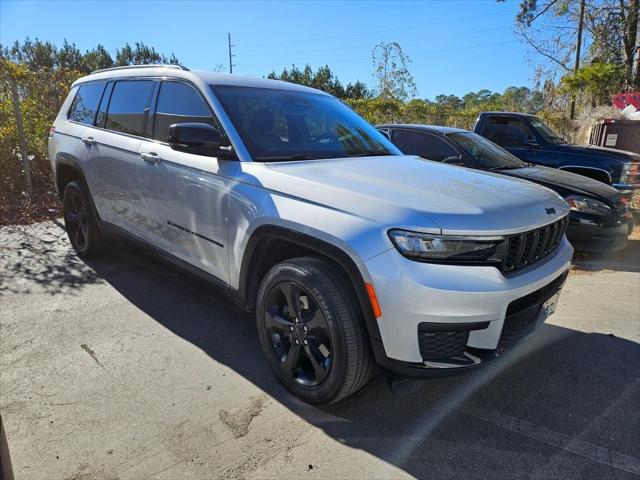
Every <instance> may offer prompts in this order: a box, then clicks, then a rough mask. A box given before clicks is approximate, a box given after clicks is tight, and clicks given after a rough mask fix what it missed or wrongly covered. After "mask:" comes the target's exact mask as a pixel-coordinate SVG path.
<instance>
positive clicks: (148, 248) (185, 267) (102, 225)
mask: <svg viewBox="0 0 640 480" xmlns="http://www.w3.org/2000/svg"><path fill="white" fill-rule="evenodd" d="M97 223H98V228H99V229H100V232H101V233H102V234H103V235H105V236H108V237H115V238H119V239H123V240H126V241H128V242H131V243H133V244H135V245H136V246H137V247H139V248H140V249H142V250H144V251H145V252H148V253H150V254H151V255H153V256H154V257H156V258H158V259H160V260H162V261H163V262H166V263H169V264H171V265H172V266H174V267H177V268H178V269H179V270H180V271H181V272H183V273H187V274H189V275H191V276H194V277H197V278H198V279H199V280H204V281H205V282H207V283H208V284H210V285H213V286H214V287H215V288H216V290H217V291H219V292H220V293H222V294H223V295H224V296H225V297H227V298H228V299H229V300H231V301H232V302H233V303H235V304H236V305H237V306H238V307H240V308H242V309H243V310H245V311H247V312H248V311H250V310H249V307H248V305H247V304H246V302H245V301H244V299H243V298H242V297H241V295H240V291H239V290H236V289H234V288H232V287H230V286H229V285H227V284H226V283H225V282H223V281H222V280H220V279H219V278H218V277H215V276H213V275H211V274H210V273H208V272H205V271H204V270H202V269H200V268H198V267H196V266H194V265H192V264H190V263H189V262H185V261H184V260H182V259H181V258H178V257H176V256H175V255H173V254H171V253H169V252H167V251H165V250H162V249H160V248H158V247H156V246H155V245H153V244H151V243H149V242H148V241H146V240H143V239H142V238H140V237H138V236H136V235H133V234H132V233H129V232H127V231H126V230H123V229H122V228H120V227H118V226H116V225H113V224H111V223H107V222H104V221H102V220H98V221H97Z"/></svg>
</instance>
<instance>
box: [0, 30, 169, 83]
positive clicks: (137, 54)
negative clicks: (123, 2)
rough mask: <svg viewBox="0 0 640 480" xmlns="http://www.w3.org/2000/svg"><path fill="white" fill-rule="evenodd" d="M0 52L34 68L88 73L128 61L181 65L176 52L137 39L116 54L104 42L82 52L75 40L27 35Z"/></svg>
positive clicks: (3, 47)
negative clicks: (57, 41) (59, 42)
mask: <svg viewBox="0 0 640 480" xmlns="http://www.w3.org/2000/svg"><path fill="white" fill-rule="evenodd" d="M0 56H1V57H3V58H5V59H8V60H10V61H12V62H14V63H17V64H20V65H24V66H25V67H27V68H28V69H29V70H32V71H37V70H41V69H50V70H53V69H63V70H75V71H78V72H81V73H84V74H86V73H90V72H92V71H94V70H100V69H102V68H110V67H118V66H125V65H144V64H154V63H169V64H175V65H180V61H179V60H178V59H177V58H176V56H175V55H174V54H173V53H172V54H170V55H169V56H166V55H164V54H162V53H159V52H158V51H157V50H156V49H155V48H154V47H149V46H147V45H145V44H144V43H143V42H136V43H135V44H134V45H133V46H131V45H130V44H129V43H125V45H124V46H123V47H122V48H120V49H117V50H116V54H115V57H113V56H111V53H109V51H108V50H107V49H106V48H105V47H104V46H102V45H100V44H98V45H96V47H95V48H92V49H90V50H86V51H85V52H84V53H82V52H81V51H80V49H79V48H78V47H77V46H76V44H75V43H69V42H67V40H65V41H64V42H63V44H62V46H61V47H56V46H55V45H54V44H53V43H51V42H48V41H42V40H39V39H37V38H36V39H35V40H31V39H29V38H28V37H27V38H26V39H25V40H24V42H22V43H21V42H19V41H17V40H16V41H15V42H14V43H13V45H11V46H4V45H0Z"/></svg>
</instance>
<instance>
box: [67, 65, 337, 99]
mask: <svg viewBox="0 0 640 480" xmlns="http://www.w3.org/2000/svg"><path fill="white" fill-rule="evenodd" d="M126 77H137V78H139V77H167V78H169V77H170V78H184V79H185V80H191V81H193V82H194V83H196V84H208V85H234V86H240V87H254V88H274V89H280V90H291V91H298V92H307V93H316V94H322V95H328V94H327V93H325V92H323V91H321V90H317V89H315V88H310V87H305V86H302V85H297V84H294V83H289V82H284V81H282V80H269V79H266V78H254V77H245V76H242V75H230V74H227V73H214V72H209V71H205V70H188V69H186V68H182V67H180V66H178V65H131V66H128V67H116V68H109V69H105V70H98V71H96V72H93V73H91V74H90V75H87V76H85V77H82V78H79V79H78V80H76V81H75V82H74V85H77V84H80V83H85V82H90V81H95V80H108V79H111V78H126Z"/></svg>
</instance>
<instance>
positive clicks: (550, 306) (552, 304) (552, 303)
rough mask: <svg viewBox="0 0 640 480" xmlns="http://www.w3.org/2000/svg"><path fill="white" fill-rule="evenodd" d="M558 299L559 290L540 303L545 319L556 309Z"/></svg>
mask: <svg viewBox="0 0 640 480" xmlns="http://www.w3.org/2000/svg"><path fill="white" fill-rule="evenodd" d="M559 299H560V291H558V292H556V293H554V294H553V296H552V297H551V298H549V299H548V300H547V301H546V302H544V303H543V304H542V315H543V317H544V318H545V319H546V318H548V317H549V316H550V315H553V313H554V312H555V311H556V307H557V306H558V300H559Z"/></svg>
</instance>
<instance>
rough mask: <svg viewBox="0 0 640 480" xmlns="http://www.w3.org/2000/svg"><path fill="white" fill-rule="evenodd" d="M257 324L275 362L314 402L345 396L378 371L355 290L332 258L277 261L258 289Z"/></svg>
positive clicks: (294, 389) (266, 350)
mask: <svg viewBox="0 0 640 480" xmlns="http://www.w3.org/2000/svg"><path fill="white" fill-rule="evenodd" d="M256 323H257V327H258V336H259V338H260V343H261V345H262V350H263V352H264V354H265V356H266V357H267V361H268V363H269V365H270V367H271V368H272V370H273V371H274V373H275V374H276V376H277V377H278V378H279V379H280V381H281V382H282V383H283V384H284V386H285V387H287V388H288V389H289V390H290V391H291V392H292V393H294V394H295V395H297V396H299V397H301V398H303V399H304V400H305V401H307V402H309V403H330V402H336V401H338V400H341V399H343V398H345V397H347V396H349V395H351V394H353V393H354V392H356V391H357V390H359V389H360V388H362V387H363V386H364V385H365V384H366V383H367V382H368V381H369V379H370V378H371V376H372V374H373V372H374V368H375V367H374V363H373V358H372V354H371V350H370V345H369V338H368V335H367V332H366V330H365V327H364V322H363V319H362V314H361V313H360V309H359V307H358V304H357V300H356V298H355V295H354V294H353V293H352V289H351V287H350V285H348V283H347V281H346V280H345V279H344V277H343V275H342V273H341V271H340V270H339V269H338V268H337V267H335V266H334V265H332V264H330V263H328V262H324V261H322V260H318V259H315V258H297V259H293V260H287V261H285V262H282V263H279V264H278V265H276V266H274V267H273V268H272V269H271V270H270V271H269V272H268V273H267V275H266V276H265V278H264V279H263V281H262V284H261V285H260V289H259V291H258V299H257V305H256Z"/></svg>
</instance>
